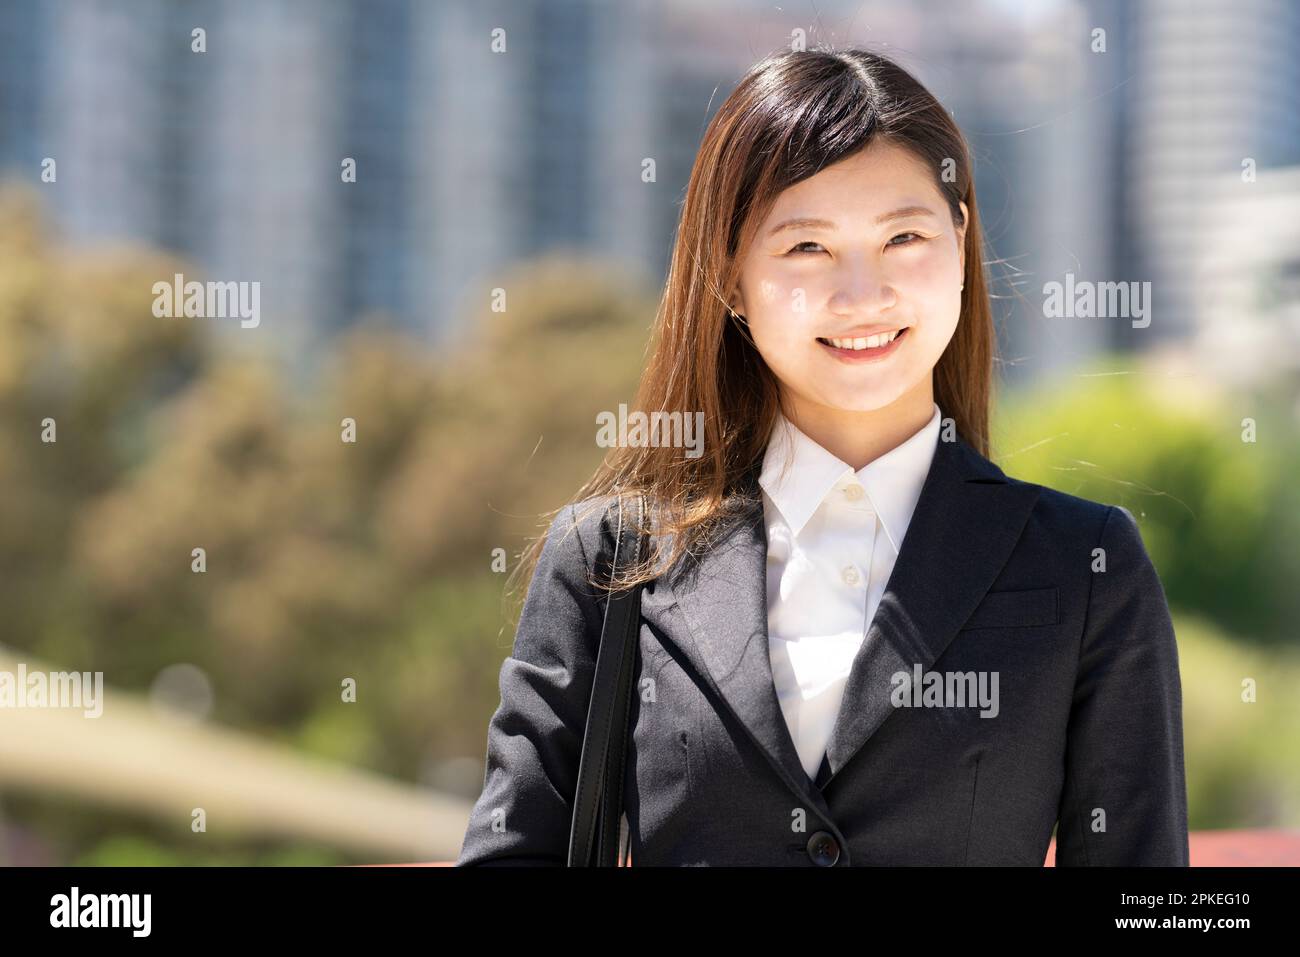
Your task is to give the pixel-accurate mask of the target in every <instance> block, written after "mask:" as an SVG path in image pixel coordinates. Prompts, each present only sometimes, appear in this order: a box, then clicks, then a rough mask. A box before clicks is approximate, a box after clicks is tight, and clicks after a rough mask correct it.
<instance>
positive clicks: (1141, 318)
mask: <svg viewBox="0 0 1300 957" xmlns="http://www.w3.org/2000/svg"><path fill="white" fill-rule="evenodd" d="M1043 315H1044V316H1045V317H1047V318H1048V319H1131V320H1133V328H1134V329H1145V328H1146V327H1147V326H1149V325H1151V283H1150V282H1092V281H1091V280H1088V279H1080V280H1078V281H1077V282H1076V281H1075V278H1074V273H1072V272H1067V273H1066V274H1065V282H1063V283H1060V282H1055V281H1053V282H1049V283H1044V284H1043Z"/></svg>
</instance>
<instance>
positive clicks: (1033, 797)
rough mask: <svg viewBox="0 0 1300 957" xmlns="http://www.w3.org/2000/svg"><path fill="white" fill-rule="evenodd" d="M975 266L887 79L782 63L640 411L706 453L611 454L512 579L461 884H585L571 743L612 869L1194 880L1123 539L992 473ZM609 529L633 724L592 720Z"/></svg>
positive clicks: (702, 174)
mask: <svg viewBox="0 0 1300 957" xmlns="http://www.w3.org/2000/svg"><path fill="white" fill-rule="evenodd" d="M981 246H982V239H981V235H980V225H979V210H978V205H977V203H976V198H975V185H974V181H973V178H972V175H971V164H970V159H969V152H968V149H967V146H966V142H965V139H964V138H963V136H962V134H961V131H960V130H959V129H958V128H957V127H956V125H955V124H954V123H953V120H952V117H951V115H950V114H949V113H948V111H947V110H945V109H944V107H943V106H942V105H941V104H940V103H939V102H938V101H937V100H936V99H935V98H934V97H933V96H932V95H931V94H930V93H929V92H928V91H927V90H926V89H925V88H924V87H923V86H922V85H921V84H920V83H918V82H917V80H916V79H915V78H913V77H912V76H911V74H909V73H908V72H907V71H905V70H903V69H902V68H901V67H899V66H898V65H897V64H895V63H893V62H891V61H890V60H888V59H886V58H884V57H881V56H878V55H876V54H873V53H868V52H865V51H861V50H849V51H845V52H842V53H836V52H828V51H817V52H794V53H784V54H781V55H777V56H773V57H770V58H768V59H765V60H763V61H762V62H760V63H759V64H757V65H756V66H755V67H754V68H753V69H752V70H751V71H750V72H749V74H748V75H746V76H745V77H744V78H743V79H742V80H741V82H740V84H739V86H738V87H737V88H736V90H735V91H734V92H733V93H732V94H731V95H730V96H729V97H728V98H727V100H726V101H725V102H724V103H723V104H722V106H721V107H720V108H719V110H718V113H717V114H716V115H715V116H714V118H713V119H712V121H711V122H710V124H709V127H708V129H707V131H706V132H705V136H704V140H703V142H702V143H701V145H700V150H699V155H698V157H697V159H696V162H695V166H694V168H693V170H692V172H691V178H690V183H689V185H688V187H687V191H686V201H685V203H684V205H683V210H682V222H681V226H680V228H679V230H678V232H677V239H676V246H675V248H674V250H673V255H672V261H671V268H670V271H669V276H668V282H667V286H666V288H665V291H664V298H663V302H662V305H661V308H660V312H659V315H658V317H657V323H656V326H655V330H654V339H653V343H652V349H651V353H650V358H649V362H648V364H647V367H646V369H645V371H644V374H643V376H642V379H641V384H640V389H639V391H638V394H637V398H636V401H635V402H634V406H635V407H636V408H637V409H645V410H649V411H651V412H655V411H661V410H663V411H670V412H672V411H683V412H695V413H698V414H700V415H701V419H700V421H701V422H702V423H703V425H704V440H705V441H704V447H703V450H702V454H698V455H696V456H695V457H688V456H686V455H685V454H684V453H683V451H682V450H681V449H676V448H672V447H664V446H655V445H648V444H638V445H625V446H620V447H618V448H615V449H613V450H612V452H611V453H610V455H609V456H608V457H607V459H606V461H605V462H604V463H603V464H602V467H601V469H600V470H599V471H598V472H597V474H596V475H595V476H593V477H592V479H591V480H590V481H589V482H588V483H587V484H586V485H584V486H583V487H582V488H581V489H580V490H579V491H578V494H577V495H576V497H575V498H576V500H575V501H574V502H572V503H570V504H569V505H566V506H565V507H564V508H563V509H561V510H560V513H559V515H558V516H557V517H556V518H555V520H554V521H553V522H552V523H551V527H550V530H549V531H548V532H547V534H546V536H545V537H544V538H543V539H542V540H541V541H540V543H538V544H536V545H535V546H534V548H533V549H532V550H531V551H530V552H529V554H528V555H527V556H526V559H525V561H524V562H523V563H521V565H520V566H519V567H518V574H519V575H521V576H528V575H531V581H530V583H529V588H528V592H527V597H526V600H525V603H524V607H523V614H522V616H521V619H520V623H519V628H518V631H517V633H516V637H515V644H514V650H513V652H512V654H511V656H510V657H509V658H508V659H507V660H506V662H505V663H504V664H503V665H502V669H501V682H500V683H501V704H500V707H499V708H498V709H497V711H496V713H495V714H494V715H493V717H492V721H491V724H490V726H489V729H488V743H487V753H486V757H487V769H486V773H485V776H484V786H483V793H482V795H481V796H480V798H479V800H478V802H477V803H476V804H475V806H474V809H473V812H472V816H471V818H470V821H469V826H468V828H467V830H466V835H465V843H464V846H463V848H462V850H461V856H460V860H459V863H461V864H512V863H515V864H523V863H529V864H563V863H565V862H566V860H568V856H567V855H568V852H569V851H570V849H571V848H576V849H578V851H579V852H580V853H577V854H575V855H574V857H575V861H574V862H575V863H590V862H591V857H590V856H588V855H585V854H584V853H581V852H582V851H583V849H584V848H585V846H586V838H582V839H581V840H575V841H574V842H572V843H571V841H570V827H571V826H573V827H574V830H575V832H577V831H578V830H580V828H579V827H578V824H580V823H583V822H587V821H589V820H590V817H589V816H584V815H583V814H581V813H579V811H580V810H583V809H585V808H586V807H589V806H591V805H590V804H589V803H588V802H587V801H585V800H584V801H583V802H577V801H576V800H575V795H576V793H577V790H578V785H577V781H578V777H579V768H580V762H581V761H582V758H583V741H584V729H585V728H586V727H588V726H595V725H588V721H589V717H591V718H604V721H603V722H602V723H601V724H600V725H599V727H600V728H601V729H602V730H603V729H607V728H610V727H613V728H615V729H617V730H626V731H627V734H626V736H624V737H622V738H620V737H618V736H617V735H615V740H616V741H619V742H620V743H621V744H623V745H625V746H626V747H627V749H628V754H627V761H626V764H625V765H624V766H625V768H626V774H625V775H624V777H623V778H622V780H617V767H616V766H613V765H611V766H613V767H615V771H613V772H611V773H610V775H609V776H610V777H614V778H616V779H615V780H614V781H606V782H603V784H602V786H603V787H604V788H605V791H606V793H608V794H613V795H615V797H616V798H617V797H618V796H619V791H618V789H619V788H621V796H622V797H623V798H625V803H624V811H625V813H626V819H627V833H628V838H629V846H630V848H631V851H632V857H633V859H634V860H636V862H637V863H638V864H639V865H655V864H672V865H682V864H764V865H771V864H775V865H781V864H795V865H800V866H820V867H829V866H843V865H846V864H873V865H880V864H892V865H916V864H1021V865H1028V866H1035V867H1037V866H1041V865H1042V864H1043V862H1044V858H1045V856H1046V853H1047V849H1048V846H1049V844H1050V842H1051V839H1052V834H1053V829H1054V828H1056V834H1057V838H1056V847H1057V855H1056V863H1057V864H1058V865H1071V864H1176V865H1186V864H1187V862H1188V840H1187V805H1186V800H1187V799H1186V790H1185V785H1184V779H1183V741H1182V710H1181V709H1182V702H1181V687H1180V683H1179V674H1178V653H1177V645H1176V643H1175V640H1174V633H1173V627H1172V624H1171V621H1170V617H1169V611H1168V608H1167V606H1166V604H1165V598H1164V592H1163V589H1162V588H1161V585H1160V581H1159V579H1158V578H1157V577H1156V574H1155V570H1154V568H1153V567H1152V564H1151V561H1150V559H1149V558H1148V556H1147V553H1146V550H1145V548H1144V546H1143V543H1142V538H1141V535H1140V533H1139V532H1138V528H1137V524H1136V522H1135V521H1134V519H1133V516H1132V515H1131V514H1130V513H1129V512H1127V511H1126V510H1125V509H1123V508H1118V507H1115V506H1111V505H1106V504H1102V503H1098V502H1092V501H1089V500H1087V499H1083V498H1079V497H1077V496H1073V495H1068V494H1065V493H1062V492H1059V491H1056V490H1054V489H1050V488H1045V487H1044V486H1041V485H1035V484H1032V483H1028V482H1022V481H1019V480H1017V479H1015V478H1012V477H1010V476H1008V475H1007V474H1006V473H1004V472H1003V471H1002V470H1001V469H1000V468H999V467H998V466H997V465H995V464H994V463H993V462H992V461H990V460H989V458H988V457H987V456H988V454H989V441H988V421H989V407H988V406H989V395H990V380H991V372H992V361H993V326H992V321H991V316H990V303H989V295H988V291H987V287H986V284H985V279H984V269H983V261H982V249H981ZM631 495H641V496H644V498H645V500H646V502H647V503H648V504H649V506H650V508H649V509H648V521H646V522H645V523H644V526H643V527H642V528H641V529H640V530H641V531H643V532H644V533H645V536H646V538H647V540H648V541H649V543H650V546H651V547H649V548H647V549H644V555H645V560H644V561H643V562H641V563H639V564H637V565H636V566H635V567H634V568H633V569H632V570H631V571H630V572H629V573H628V575H626V576H620V579H619V581H618V582H617V583H616V584H618V585H630V584H639V585H642V586H643V588H642V590H641V592H640V600H639V606H638V605H635V604H632V603H630V602H629V603H622V602H620V603H619V605H618V607H620V608H625V607H627V606H628V605H631V607H632V608H633V609H634V611H633V612H632V615H631V616H630V617H631V623H632V624H631V627H632V631H630V632H629V635H630V637H631V638H634V639H635V646H636V650H637V652H638V656H639V657H638V661H637V668H636V669H635V676H636V678H637V683H636V685H635V687H636V690H637V691H638V692H639V693H638V694H636V695H633V696H632V697H631V701H630V702H629V704H628V707H627V709H626V710H625V711H623V712H622V713H619V714H615V715H613V716H612V717H608V716H606V715H603V714H601V713H600V712H599V709H597V708H594V707H593V706H592V705H591V702H592V700H593V687H594V686H595V682H596V680H597V679H596V677H595V675H596V668H595V662H596V660H597V655H598V653H599V652H600V650H601V648H602V626H603V623H604V621H605V616H606V613H607V612H608V611H609V610H610V608H611V606H612V603H611V600H610V598H609V594H608V592H607V591H606V590H605V589H606V587H607V585H608V583H607V581H606V578H608V577H610V572H611V567H612V565H613V558H614V554H615V547H616V542H617V541H618V540H619V536H618V534H617V533H616V531H615V529H620V528H622V527H623V525H621V524H620V521H623V522H626V523H634V522H635V520H634V519H633V518H631V517H628V516H631V515H632V514H633V513H632V512H631V511H629V512H628V513H627V515H626V516H622V518H620V514H621V513H619V511H618V507H619V506H620V505H621V503H622V501H623V499H624V498H626V497H628V496H631ZM602 660H607V659H602ZM630 670H631V669H629V671H630ZM600 673H601V675H602V678H603V676H604V675H605V670H604V669H601V671H600ZM627 674H628V672H627V671H625V672H623V674H622V675H617V674H616V675H614V677H615V678H618V679H625V678H626V676H627ZM911 682H916V684H917V686H918V688H917V690H916V693H913V691H912V690H911ZM616 683H617V682H615V681H611V682H610V684H609V686H608V687H607V686H606V685H604V684H602V685H601V686H600V689H599V690H600V691H601V694H600V695H599V696H597V698H596V700H597V701H603V700H605V699H606V697H607V695H609V694H611V693H612V689H613V688H614V687H615V684H616ZM619 687H622V685H619ZM945 689H951V690H952V691H953V692H956V693H951V694H949V693H943V694H940V693H938V692H939V691H944V690H945ZM963 689H969V694H968V693H966V692H965V691H963ZM972 696H973V697H974V700H975V701H976V703H978V704H979V705H980V707H978V708H972V707H970V706H969V701H970V699H971V697H972ZM589 710H590V712H591V714H590V716H589ZM624 722H626V724H627V727H626V729H624ZM601 766H602V767H605V765H601ZM583 795H584V797H590V796H591V793H590V792H589V791H587V790H584V791H583ZM579 804H581V807H575V805H579ZM613 806H615V807H617V804H615V805H613ZM601 807H602V809H603V808H604V807H605V802H603V801H602V802H601ZM602 813H603V810H602ZM612 817H613V815H612V814H610V815H608V816H607V817H606V818H605V821H604V822H603V823H604V824H606V825H607V824H608V822H609V821H610V820H612ZM593 832H594V831H593V829H591V828H590V827H588V829H587V834H586V837H587V838H589V837H590V835H591V834H592V833H593ZM601 833H602V835H603V834H604V833H607V831H606V830H603V829H602V831H601ZM579 837H580V838H581V837H582V836H581V835H579ZM598 843H599V844H600V845H601V847H602V848H607V845H609V844H612V843H613V841H612V839H610V840H608V841H607V840H605V839H604V838H603V837H602V839H601V841H600V842H598ZM605 853H607V851H606V850H604V849H602V850H600V851H598V852H597V854H596V855H595V857H596V859H597V862H604V854H605Z"/></svg>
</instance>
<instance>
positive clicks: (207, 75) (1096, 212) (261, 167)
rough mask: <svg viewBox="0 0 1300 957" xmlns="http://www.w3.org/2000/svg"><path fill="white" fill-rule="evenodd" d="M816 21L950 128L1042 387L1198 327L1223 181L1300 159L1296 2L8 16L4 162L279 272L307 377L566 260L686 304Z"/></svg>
mask: <svg viewBox="0 0 1300 957" xmlns="http://www.w3.org/2000/svg"><path fill="white" fill-rule="evenodd" d="M196 27H202V28H203V29H204V30H205V31H206V44H207V51H206V52H205V53H201V54H200V53H195V52H192V51H191V31H192V30H194V29H195V28H196ZM1098 29H1101V30H1104V31H1105V44H1106V45H1105V50H1104V52H1099V51H1098V50H1096V49H1095V36H1096V33H1095V31H1097V30H1098ZM796 30H802V31H803V32H804V34H805V36H806V37H807V43H808V45H809V46H810V47H811V46H814V45H820V44H826V43H829V44H831V45H834V46H837V47H841V46H849V45H855V44H857V45H866V46H868V47H869V48H871V49H874V50H878V51H879V52H884V53H887V54H890V55H893V56H896V57H897V58H898V59H899V60H900V61H901V62H902V63H903V64H904V65H905V66H907V67H908V68H909V69H912V70H913V71H914V72H915V73H916V74H917V75H918V77H919V78H920V79H921V80H922V82H925V83H926V84H927V85H929V86H930V87H931V88H932V89H933V90H934V92H935V93H936V95H938V96H939V97H940V99H941V100H943V102H944V103H945V104H946V105H948V106H949V107H950V109H952V111H953V113H954V116H955V118H956V120H957V122H958V123H959V124H960V125H961V126H962V128H963V130H964V131H965V132H966V134H967V136H968V137H969V139H970V141H971V144H972V147H973V149H974V152H975V168H976V179H977V186H978V190H979V195H980V199H981V208H982V212H983V217H984V226H985V229H986V232H987V237H988V243H989V247H988V251H989V257H990V259H991V260H992V262H991V272H992V274H993V278H994V286H993V292H994V295H995V296H997V297H998V299H997V301H996V303H995V306H996V312H997V314H998V317H999V323H1000V333H1001V337H1002V341H1001V344H1002V352H1003V355H1004V356H1005V359H1006V363H1007V364H1006V366H1005V368H1004V370H1003V371H1004V373H1005V374H1006V375H1007V377H1008V378H1009V379H1012V380H1016V379H1020V378H1023V377H1028V376H1042V375H1049V374H1058V373H1059V372H1060V370H1062V369H1068V368H1070V367H1073V366H1075V365H1076V364H1078V363H1080V362H1083V361H1085V360H1086V359H1087V358H1088V357H1089V356H1091V355H1092V354H1093V353H1095V352H1096V351H1097V350H1098V349H1102V348H1105V347H1107V346H1110V345H1115V344H1120V345H1136V346H1141V345H1144V344H1149V343H1150V342H1151V341H1152V340H1155V339H1156V338H1164V337H1173V338H1175V339H1185V338H1186V337H1188V336H1190V335H1191V332H1192V329H1193V327H1194V325H1195V319H1194V315H1193V313H1194V309H1195V303H1196V299H1195V296H1194V294H1193V283H1192V282H1191V281H1190V277H1189V275H1188V263H1189V261H1190V257H1192V256H1193V255H1194V253H1195V250H1196V249H1197V248H1199V245H1198V244H1200V243H1201V241H1202V239H1208V236H1203V234H1202V233H1201V232H1199V230H1204V229H1212V228H1214V223H1215V218H1214V216H1213V215H1212V214H1211V215H1209V216H1207V215H1206V211H1205V209H1204V207H1203V203H1204V202H1205V195H1206V194H1205V184H1207V183H1208V182H1211V181H1214V180H1216V179H1217V178H1219V177H1221V176H1223V175H1224V174H1225V172H1232V171H1237V170H1239V168H1240V164H1241V161H1242V159H1243V158H1244V157H1252V158H1254V159H1255V160H1256V162H1257V163H1258V165H1259V167H1260V168H1261V169H1264V168H1269V167H1276V166H1280V165H1285V164H1286V163H1294V162H1297V161H1300V110H1297V109H1296V106H1297V103H1296V92H1295V91H1296V90H1300V57H1298V56H1297V55H1296V54H1297V52H1300V8H1297V7H1295V6H1293V5H1290V4H1287V3H1284V2H1282V0H1241V2H1239V3H1236V4H1232V5H1229V6H1224V5H1221V4H1217V3H1212V2H1209V0H1190V2H1170V0H1152V2H1148V3H1142V4H1130V3H1126V2H1122V0H1073V2H1072V0H1043V2H1035V3H1016V2H1011V0H980V2H977V3H974V4H970V3H958V4H954V3H951V2H948V0H921V2H911V3H906V4H900V3H896V2H892V0H868V2H865V3H863V2H857V0H823V2H820V3H818V4H817V5H816V7H815V8H813V7H809V8H808V9H807V10H804V9H785V8H778V7H773V6H772V5H771V4H768V3H763V2H760V0H723V2H708V3H706V2H702V0H668V2H663V3H658V2H650V0H626V2H607V0H546V2H542V0H440V2H438V3H424V2H420V0H382V2H373V3H364V4H363V3H350V2H344V0H228V2H221V0H193V2H190V3H186V4H175V3H170V2H167V0H132V2H110V0H10V2H8V3H6V4H4V5H3V6H2V7H0V170H3V171H4V172H8V173H11V174H16V175H18V176H19V177H21V178H23V179H26V180H28V181H30V182H33V183H39V177H40V163H41V161H42V159H43V158H44V157H53V158H54V159H56V160H57V162H58V182H57V183H55V184H46V185H41V186H40V187H39V188H40V189H41V190H42V191H43V192H44V194H45V195H46V196H48V198H49V200H50V204H51V208H52V209H53V211H54V212H55V214H56V217H57V220H58V224H59V226H60V227H61V228H62V229H63V230H64V231H65V233H66V235H67V236H68V237H69V238H71V239H72V240H74V241H85V242H102V241H105V240H115V239H121V240H130V241H139V242H144V243H150V244H155V245H160V246H163V247H166V248H170V249H173V250H175V251H177V252H178V253H180V254H181V255H183V256H185V257H188V258H189V259H191V260H192V261H193V262H194V263H195V264H196V268H197V269H199V270H201V271H202V273H203V274H204V275H205V276H206V277H209V278H220V279H227V280H259V281H261V283H262V312H263V316H264V319H263V322H262V324H261V326H260V327H259V328H257V329H256V330H251V329H250V330H240V329H238V326H237V324H226V325H224V326H223V325H220V324H218V325H217V328H219V329H220V330H221V332H222V334H223V335H225V337H226V338H227V339H229V340H230V341H231V342H232V343H238V344H239V345H241V346H243V345H249V346H255V347H256V348H259V349H271V350H273V351H278V352H279V353H280V354H282V355H283V356H285V357H292V358H298V357H302V356H304V355H306V354H307V353H309V352H310V350H311V349H312V348H313V347H314V346H315V345H316V344H318V343H320V342H322V341H323V340H325V339H327V338H328V336H330V335H331V334H333V333H334V332H337V331H338V330H340V329H343V328H345V327H346V326H348V325H349V324H350V323H352V322H355V321H356V320H357V319H359V318H360V317H362V316H364V315H366V314H368V313H375V312H378V313H382V314H384V315H387V316H389V317H391V318H392V319H393V320H394V321H395V322H397V323H398V324H400V325H401V326H403V327H405V328H407V329H409V330H411V331H413V332H415V333H417V334H419V335H421V336H424V337H426V338H427V339H428V340H429V341H431V342H437V341H441V340H445V339H447V338H448V337H450V336H452V335H454V334H455V333H456V332H457V329H456V323H457V320H458V318H459V317H462V316H464V315H465V314H466V312H467V308H468V307H469V306H470V305H479V304H481V302H482V297H483V296H485V295H486V293H487V291H488V290H490V289H491V288H493V287H494V286H496V285H498V284H500V283H501V282H503V281H504V277H505V269H506V267H507V266H509V265H510V264H511V263H512V262H514V261H516V260H519V259H525V258H529V257H533V256H536V255H538V254H541V253H544V252H547V251H549V250H552V249H556V248H561V247H562V248H569V249H574V250H578V251H588V252H591V253H594V254H596V255H598V256H604V257H610V258H611V259H613V260H617V261H618V262H619V263H620V264H622V265H623V266H624V267H626V268H629V269H630V270H631V271H633V272H634V273H639V274H640V275H642V276H643V277H644V278H645V280H646V281H647V282H650V283H653V284H657V283H659V282H660V281H661V280H662V277H663V274H664V270H665V269H666V267H667V263H668V257H669V254H670V250H671V243H672V239H673V233H674V230H675V227H676V223H677V218H678V215H679V213H680V202H681V199H682V196H683V193H684V189H685V185H686V180H687V177H688V174H689V171H690V167H691V163H692V161H693V159H694V155H695V149H696V147H697V146H698V143H699V139H700V136H701V134H702V133H703V130H704V127H705V125H706V124H707V122H708V120H709V118H710V117H711V116H712V114H713V112H714V111H715V110H716V109H717V107H718V105H719V104H720V103H721V101H722V99H723V98H725V96H726V95H727V93H728V92H729V91H730V89H731V86H732V85H733V84H734V82H735V81H736V80H737V79H738V78H739V76H740V75H741V73H742V72H743V71H744V69H745V68H746V67H747V66H748V65H749V64H750V63H752V62H753V61H754V60H755V59H757V58H758V57H759V56H761V55H763V54H765V53H768V52H771V51H774V50H778V49H782V48H785V47H787V46H788V45H789V44H790V40H791V36H792V34H793V33H794V31H796ZM345 159H351V160H353V161H355V164H356V182H355V183H344V182H343V181H342V177H341V164H342V163H343V161H344V160H345ZM647 160H651V161H653V165H654V170H655V176H654V180H653V182H645V181H643V175H642V173H643V169H644V168H645V164H646V161H647ZM1067 272H1072V273H1074V275H1075V276H1076V277H1077V278H1080V279H1089V280H1094V281H1141V280H1151V281H1152V282H1153V284H1154V298H1155V304H1154V306H1155V314H1154V321H1153V323H1152V325H1151V327H1150V328H1149V329H1147V330H1141V332H1142V333H1143V334H1142V335H1135V334H1134V333H1135V332H1137V330H1129V329H1128V328H1127V323H1122V322H1115V321H1082V322H1079V321H1060V320H1051V321H1049V320H1045V319H1044V316H1043V309H1042V289H1043V285H1044V283H1046V282H1049V281H1053V280H1061V279H1062V278H1063V276H1064V275H1065V274H1066V273H1067Z"/></svg>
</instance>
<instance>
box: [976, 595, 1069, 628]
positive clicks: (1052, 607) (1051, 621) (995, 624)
mask: <svg viewBox="0 0 1300 957" xmlns="http://www.w3.org/2000/svg"><path fill="white" fill-rule="evenodd" d="M1057 624H1060V608H1059V603H1058V601H1057V590H1056V586H1055V585H1053V586H1051V587H1049V588H1026V589H1019V590H1016V591H991V592H988V593H987V594H986V595H985V596H984V600H983V601H981V602H980V603H979V604H978V605H977V606H976V607H975V611H974V612H973V613H972V614H971V616H970V618H968V619H967V620H966V623H965V624H964V625H962V626H961V630H962V631H968V630H970V629H972V628H1033V627H1038V626H1043V625H1057Z"/></svg>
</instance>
